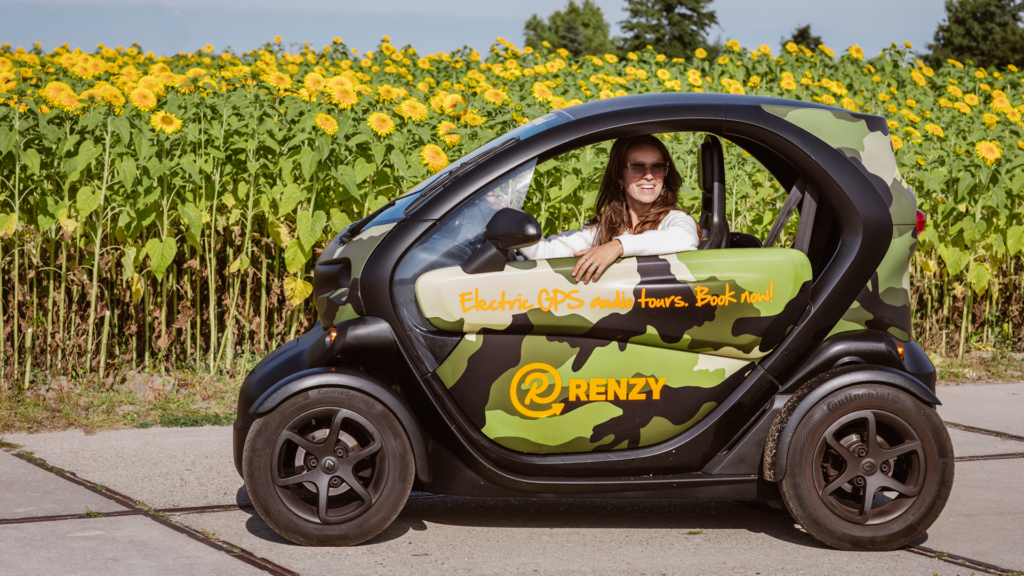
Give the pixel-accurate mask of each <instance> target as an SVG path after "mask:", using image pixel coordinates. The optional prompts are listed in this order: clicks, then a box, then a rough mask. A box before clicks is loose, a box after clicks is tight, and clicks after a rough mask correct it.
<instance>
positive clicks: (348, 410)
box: [243, 389, 415, 546]
mask: <svg viewBox="0 0 1024 576" xmlns="http://www.w3.org/2000/svg"><path fill="white" fill-rule="evenodd" d="M319 392H321V391H319V390H313V391H312V392H310V393H302V394H299V395H298V396H295V397H293V398H290V399H288V400H287V401H286V402H284V403H282V405H281V406H279V407H277V408H276V409H275V410H274V411H273V412H272V413H271V414H269V415H267V416H265V417H263V418H261V419H259V420H257V421H256V423H255V424H254V425H253V427H252V429H250V431H249V436H248V438H247V441H246V446H245V453H244V456H243V465H244V472H245V483H246V487H247V489H248V490H249V495H250V497H251V499H252V501H253V506H255V508H256V510H257V512H259V514H260V517H262V518H263V520H264V521H266V522H267V524H268V525H270V527H271V528H273V529H274V530H275V531H276V532H278V533H279V534H281V535H282V536H284V537H285V538H288V539H289V540H291V541H293V542H296V543H299V544H305V545H314V546H324V545H333V546H338V545H351V544H357V543H359V542H363V541H365V540H368V539H369V538H372V537H373V536H375V535H376V534H378V533H379V532H380V531H381V530H383V529H384V528H386V527H387V526H388V525H389V524H390V523H391V522H392V521H393V520H394V518H395V517H396V516H397V515H398V513H399V512H400V511H401V509H402V507H403V506H404V505H405V501H406V499H407V498H408V496H409V491H410V490H411V488H412V480H413V476H414V472H415V470H414V464H413V459H412V450H411V448H410V446H409V441H408V438H407V437H406V435H405V431H404V430H403V429H402V427H401V424H400V423H399V422H398V420H397V419H396V418H395V417H394V415H393V414H391V412H390V411H389V410H388V409H387V408H386V407H385V406H383V405H381V404H380V403H379V402H377V401H376V400H374V399H372V398H370V397H368V396H366V395H364V394H361V393H359V392H355V391H352V390H342V389H332V390H331V392H330V393H329V394H322V393H319Z"/></svg>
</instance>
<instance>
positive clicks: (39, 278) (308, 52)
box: [0, 37, 1024, 390]
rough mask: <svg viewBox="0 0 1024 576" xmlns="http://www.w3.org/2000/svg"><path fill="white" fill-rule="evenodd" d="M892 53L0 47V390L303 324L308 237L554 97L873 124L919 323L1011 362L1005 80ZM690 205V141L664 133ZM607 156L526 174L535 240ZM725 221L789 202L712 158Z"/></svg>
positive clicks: (1014, 335)
mask: <svg viewBox="0 0 1024 576" xmlns="http://www.w3.org/2000/svg"><path fill="white" fill-rule="evenodd" d="M909 49H910V46H909V45H907V46H906V47H904V46H896V45H895V44H893V46H892V47H890V48H887V49H886V50H884V51H883V52H882V53H881V54H879V55H878V56H876V57H873V58H867V57H866V56H865V54H864V53H863V51H862V50H861V49H860V48H859V47H858V46H851V47H849V48H848V49H847V50H846V51H845V52H844V53H843V54H841V55H838V56H837V55H836V54H835V52H834V51H833V50H831V49H830V48H828V47H826V46H820V47H819V48H818V49H817V50H813V51H812V50H808V49H807V48H803V47H798V46H796V45H795V44H789V45H787V47H786V49H785V50H784V51H782V52H781V53H780V54H773V53H772V51H771V49H770V48H769V47H768V46H760V47H758V48H756V49H745V48H743V47H741V46H740V45H739V43H737V42H736V41H731V42H729V43H728V44H727V46H726V49H725V51H724V52H723V54H722V55H721V56H720V57H718V58H716V59H711V58H709V57H708V54H707V52H706V51H705V50H703V49H698V50H697V51H696V52H695V53H694V54H693V55H692V56H691V57H688V58H685V59H683V58H666V57H665V56H664V55H661V54H657V53H656V52H654V51H652V50H646V51H642V52H638V53H632V52H630V53H629V54H628V55H626V57H623V58H619V57H616V56H615V55H612V54H608V55H595V56H589V57H584V58H579V59H572V58H570V57H569V56H568V53H567V52H566V51H565V50H561V49H554V48H545V49H542V50H537V51H534V50H532V49H530V48H526V49H518V48H517V47H516V46H514V45H513V44H512V43H510V42H508V41H506V40H504V39H501V38H499V39H498V41H497V42H496V43H495V44H494V45H493V46H492V48H491V50H490V52H489V53H488V54H486V55H485V54H480V53H478V52H476V51H475V50H473V49H470V48H464V49H461V50H457V51H454V52H451V53H437V54H420V53H418V52H417V51H416V49H415V48H413V47H411V46H405V47H403V48H399V47H397V46H395V45H394V44H392V42H391V40H390V38H388V37H384V38H383V39H382V41H381V43H380V44H379V46H378V47H377V49H376V50H373V51H368V52H365V53H360V52H359V51H358V50H355V49H352V48H349V47H347V46H346V45H345V44H344V43H343V41H342V40H341V39H340V38H336V39H335V40H334V42H333V44H332V45H330V46H324V47H322V48H321V49H315V48H312V47H310V46H309V45H308V44H306V45H304V46H302V45H294V46H293V47H292V48H291V51H289V50H288V49H286V46H285V45H284V44H283V43H282V42H281V40H280V38H275V39H274V41H273V42H271V43H268V44H266V45H264V46H263V47H262V48H260V49H258V50H255V51H253V52H249V53H245V54H241V55H236V54H233V53H228V52H225V53H222V54H215V53H214V52H213V47H212V46H206V47H204V48H203V49H201V50H199V51H196V52H195V53H189V54H186V53H179V54H178V55H176V56H171V57H163V56H156V55H154V54H153V53H151V52H144V51H143V50H142V49H141V48H140V47H139V46H138V45H133V46H131V47H128V48H125V47H121V46H119V47H116V48H110V47H106V46H102V45H101V46H99V47H98V48H97V49H96V50H95V51H92V52H83V51H82V50H79V49H74V50H70V49H68V47H67V46H66V45H65V46H63V47H58V48H56V49H54V50H53V51H52V52H48V53H46V52H43V51H42V50H41V49H40V47H39V46H38V45H37V46H36V47H35V48H33V49H32V50H29V51H25V50H23V49H21V48H17V49H12V48H11V47H10V46H8V45H6V44H4V45H2V47H0V386H2V389H3V390H7V389H9V388H11V387H14V388H24V387H31V386H33V383H36V382H42V381H44V380H46V379H48V378H52V377H54V375H57V374H60V375H64V376H78V377H82V376H90V377H95V376H96V375H99V376H100V377H102V378H106V379H108V380H109V379H110V378H113V377H115V376H116V375H117V374H119V373H122V372H124V371H126V370H139V369H155V368H159V369H165V368H169V369H174V368H176V367H181V366H192V367H195V366H201V367H203V369H205V370H210V371H222V370H223V371H227V372H228V373H231V372H232V371H236V370H238V369H239V367H241V366H246V365H251V361H252V358H255V357H258V356H260V355H262V354H264V353H266V352H268V351H269V350H272V349H273V348H274V347H276V346H278V345H280V344H281V343H283V342H284V341H286V340H288V339H290V338H292V337H294V336H296V335H298V334H301V333H302V332H303V331H304V330H305V329H307V328H308V327H309V325H310V324H311V323H312V322H313V321H315V314H314V313H313V309H312V306H313V305H312V302H311V300H310V299H309V298H308V296H309V295H310V292H311V285H310V280H311V278H310V270H311V268H312V263H313V262H314V259H315V257H316V255H317V253H318V251H319V250H320V249H322V247H323V245H324V244H325V243H326V241H327V240H328V239H329V238H330V237H331V236H333V235H334V234H335V233H337V232H338V231H340V230H342V229H343V228H344V227H345V226H347V225H348V224H349V223H351V222H353V221H355V220H358V219H359V218H362V217H363V216H365V215H367V214H369V213H370V212H372V211H373V210H374V209H376V208H377V207H379V206H381V205H382V204H384V203H386V202H387V201H388V200H389V199H391V198H393V197H395V196H396V195H399V194H401V193H403V192H404V191H406V190H408V189H409V188H411V187H412V186H414V185H416V184H417V183H418V182H420V181H422V180H423V179H424V178H426V177H427V176H429V175H430V174H431V173H433V172H436V171H438V170H440V169H442V168H443V167H445V166H446V165H448V164H449V163H450V162H452V161H455V160H457V159H458V158H459V157H461V156H462V155H463V154H465V153H467V152H469V151H470V150H472V149H474V148H475V147H477V146H479V145H481V144H483V143H484V142H486V141H488V140H490V139H492V138H494V137H495V136H496V135H498V134H501V133H502V132H505V131H507V130H510V129H512V128H514V127H515V126H518V125H520V124H522V123H525V122H527V121H529V120H531V119H533V118H536V117H539V116H541V115H543V114H545V113H547V112H549V111H550V110H552V109H562V108H567V107H571V106H574V105H576V104H579V103H582V102H586V101H590V100H595V99H604V98H615V97H618V96H622V95H625V94H637V93H646V92H669V91H676V92H678V91H683V92H687V91H689V92H702V91H717V92H731V93H735V94H757V95H769V96H781V97H786V98H795V99H799V100H815V101H818V102H822V103H825V104H829V105H835V106H837V107H840V108H845V109H847V110H854V111H860V112H867V113H871V114H879V115H883V116H885V117H886V118H887V119H888V121H889V127H890V131H891V132H892V141H893V147H894V149H895V150H896V155H897V159H898V161H899V164H900V170H901V171H902V174H903V175H904V177H905V178H906V179H907V181H908V182H909V183H910V184H911V186H913V188H914V189H915V191H916V192H917V194H918V198H919V207H920V208H921V209H922V210H923V211H924V212H925V213H926V214H927V215H928V218H929V219H928V223H927V229H926V231H925V232H924V233H923V234H922V235H921V244H920V247H919V250H918V253H917V255H916V256H915V260H914V271H913V274H914V286H915V289H914V290H915V292H914V294H915V302H914V306H915V331H916V334H915V337H916V338H917V339H918V340H919V341H921V342H922V343H923V344H924V345H925V346H926V348H928V349H929V350H932V351H934V352H936V353H938V354H956V353H961V354H962V353H963V351H964V350H965V349H967V350H969V349H972V348H974V349H979V348H980V349H992V348H993V347H996V348H1000V349H1010V350H1019V349H1020V348H1021V346H1022V340H1021V338H1020V333H1021V331H1022V330H1024V317H1022V315H1020V314H1018V313H1017V312H1018V311H1019V310H1020V306H1021V298H1022V294H1024V289H1022V288H1024V287H1022V280H1021V275H1020V272H1019V268H1021V266H1022V264H1024V262H1022V261H1021V256H1020V252H1021V248H1022V246H1024V227H1022V226H1021V215H1022V212H1024V192H1022V187H1024V171H1022V170H1020V169H1019V168H1020V167H1021V166H1022V164H1024V155H1022V154H1021V150H1022V149H1024V140H1022V139H1024V129H1022V127H1021V113H1022V111H1024V99H1022V97H1024V83H1022V82H1024V74H1021V73H1020V72H1018V70H1017V69H1016V68H1015V67H1012V66H1011V67H1009V69H1005V70H986V69H983V68H977V67H973V66H971V65H970V64H969V63H966V64H965V63H959V62H954V61H950V62H949V64H948V65H946V66H943V67H942V68H941V69H939V70H932V69H931V68H928V67H927V66H925V65H924V63H923V62H921V61H919V60H915V59H914V56H913V54H912V53H911V52H910V50H909ZM662 137H663V138H664V139H665V141H666V143H667V144H668V145H669V146H670V149H671V150H672V152H673V155H674V158H675V159H676V162H677V163H678V165H679V167H680V169H681V171H682V172H683V174H684V178H685V179H686V182H685V184H684V190H683V193H682V194H681V198H682V203H683V207H684V208H693V207H695V206H696V203H697V193H696V174H695V164H696V155H695V153H694V150H695V146H696V144H697V139H696V136H692V135H682V136H679V135H663V136H662ZM606 157H607V156H606V147H605V148H602V147H601V146H597V147H589V148H585V149H582V150H579V151H576V152H574V153H572V154H569V155H567V156H566V157H563V158H560V159H559V160H558V169H554V170H552V169H550V168H551V166H541V167H540V169H539V175H538V177H539V178H541V179H542V180H543V186H539V187H538V188H540V189H542V190H544V192H543V197H541V198H538V199H536V200H535V201H534V204H533V205H531V206H528V209H530V210H531V211H533V212H534V213H535V214H536V215H537V216H538V219H540V220H541V222H542V224H543V226H544V228H545V232H546V233H552V232H556V231H559V230H561V229H564V228H566V227H570V226H578V225H579V223H580V221H581V220H583V219H585V218H586V217H587V216H588V212H589V211H591V210H592V207H593V202H594V196H595V192H596V189H597V185H598V182H599V180H600V175H601V172H602V171H603V168H604V163H605V160H606ZM727 158H728V160H727V173H728V175H729V176H728V178H729V180H728V182H729V186H730V188H731V198H732V200H731V205H730V210H731V214H730V220H731V222H732V223H733V228H734V229H737V230H741V231H745V232H749V233H753V234H756V235H758V236H762V237H763V236H764V235H765V233H766V232H767V230H768V228H770V226H771V223H772V222H773V221H774V219H775V216H776V215H777V213H778V210H779V209H780V207H781V204H782V201H783V200H784V194H782V190H781V189H780V188H779V186H778V184H777V183H775V181H774V180H773V179H772V178H771V176H770V175H768V173H767V172H766V171H764V170H763V169H762V168H760V166H759V165H758V164H757V163H756V162H754V161H753V160H752V159H751V158H749V157H745V156H744V155H743V154H742V153H741V152H740V151H739V150H738V149H737V148H735V147H732V146H729V147H727Z"/></svg>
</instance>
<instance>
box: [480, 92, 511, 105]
mask: <svg viewBox="0 0 1024 576" xmlns="http://www.w3.org/2000/svg"><path fill="white" fill-rule="evenodd" d="M483 97H484V100H486V101H488V102H490V103H491V104H497V105H499V106H500V105H501V104H502V103H504V102H505V100H508V95H507V94H505V93H504V92H502V91H501V90H498V89H497V88H491V89H490V90H487V91H485V92H484V93H483Z"/></svg>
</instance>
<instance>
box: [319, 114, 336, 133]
mask: <svg viewBox="0 0 1024 576" xmlns="http://www.w3.org/2000/svg"><path fill="white" fill-rule="evenodd" d="M314 122H315V123H316V127H317V128H319V129H321V130H323V131H324V132H326V133H327V134H328V135H330V136H334V135H335V134H337V133H338V121H337V120H335V119H334V118H332V117H330V116H328V115H327V114H323V113H321V114H317V115H316V120H314Z"/></svg>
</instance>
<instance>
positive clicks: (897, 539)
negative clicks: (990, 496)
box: [234, 94, 953, 550]
mask: <svg viewBox="0 0 1024 576" xmlns="http://www.w3.org/2000/svg"><path fill="white" fill-rule="evenodd" d="M680 132H697V133H701V134H706V135H707V136H706V137H705V138H704V140H703V142H702V143H701V144H700V145H699V147H698V149H696V150H693V154H694V155H695V156H696V157H697V162H696V165H697V166H698V168H697V169H698V171H699V175H698V176H699V178H698V181H699V187H700V192H701V194H702V196H701V204H700V214H699V226H700V227H701V228H702V231H703V235H704V236H705V238H704V239H703V240H702V242H701V245H700V249H699V250H696V251H690V252H684V253H679V254H666V255H663V256H643V257H635V258H622V259H620V260H619V261H617V262H616V263H615V264H613V265H611V266H610V267H609V268H608V269H607V271H606V272H605V273H604V274H603V275H602V276H601V278H600V279H599V280H598V281H594V282H590V283H588V284H584V283H582V282H577V281H576V280H575V278H574V277H573V276H572V274H571V272H572V269H573V266H574V264H575V261H576V259H575V258H563V259H554V260H539V261H531V260H527V259H525V258H524V257H523V256H522V254H521V253H520V252H519V251H518V249H520V248H523V247H525V246H529V245H532V244H534V243H536V242H537V241H538V239H539V238H540V228H539V226H538V224H537V221H536V219H535V218H534V217H533V216H531V215H530V214H528V213H526V212H524V211H522V210H520V208H521V207H522V206H523V203H524V201H525V200H526V196H527V195H528V194H530V193H532V191H531V181H532V180H533V176H534V173H535V169H536V168H537V166H538V163H544V162H546V161H548V160H551V159H555V158H558V157H559V156H560V155H562V154H565V153H567V152H570V151H573V150H577V149H579V148H581V147H584V146H590V145H595V144H597V143H601V142H607V141H609V140H613V139H616V138H621V137H624V136H633V135H639V134H651V133H680ZM723 138H724V139H727V140H728V141H729V142H732V143H733V144H735V145H736V146H738V147H739V148H741V149H742V150H744V151H746V152H747V153H748V154H750V155H751V156H752V157H753V159H756V161H758V162H760V163H761V164H763V166H764V167H765V168H766V169H767V171H768V172H770V173H771V174H772V175H773V176H774V177H775V179H777V180H778V183H779V184H780V185H781V188H782V189H783V190H785V191H788V197H787V199H786V200H785V203H784V204H783V207H782V211H781V214H780V215H779V217H778V219H777V220H776V221H775V225H774V226H773V228H772V231H771V233H769V235H768V237H767V238H766V239H759V238H755V237H753V236H751V235H748V234H741V233H737V232H732V231H730V230H729V221H728V219H727V217H726V205H727V204H726V202H727V197H726V195H727V182H728V178H727V174H726V173H725V164H724V157H723V147H722V144H721V140H720V139H723ZM755 209H756V208H755ZM695 216H696V214H695ZM794 217H796V218H798V221H797V224H796V227H795V233H789V234H786V235H785V237H786V238H791V239H792V240H791V241H790V242H789V246H774V244H775V243H776V241H777V240H778V238H779V237H780V233H781V232H782V230H783V228H784V226H785V225H786V223H787V222H788V221H789V219H791V218H794ZM923 218H924V215H923V214H921V213H920V212H919V211H918V210H917V208H916V198H915V196H914V194H913V192H912V191H911V189H910V188H909V187H908V186H907V184H906V182H905V181H904V180H903V178H902V177H901V176H900V172H899V170H898V168H897V164H896V160H895V157H894V155H893V149H892V144H891V141H890V136H889V132H888V128H887V126H886V123H885V120H884V119H883V118H881V117H877V116H870V115H864V114H858V113H852V112H847V111H845V110H839V109H836V108H831V107H827V106H822V105H818V104H814V103H809V102H797V101H790V100H784V99H772V98H760V97H752V96H733V95H722V94H649V95H638V96H627V97H621V98H614V99H609V100H602V101H597V102H591V103H587V104H582V105H578V106H574V107H572V108H570V109H568V110H562V111H555V112H552V113H551V114H548V115H546V116H543V117H541V118H538V119H536V120H534V121H532V122H530V123H528V124H525V125H523V126H521V127H520V128H518V129H516V130H513V131H511V132H509V133H507V134H505V135H503V136H501V137H498V138H496V139H494V140H493V141H491V142H490V143H488V144H487V145H485V146H483V147H482V148H480V149H478V150H476V151H474V152H473V153H471V154H469V155H468V156H466V157H465V158H463V159H462V160H461V161H458V162H455V163H454V164H453V165H451V166H450V167H448V168H447V169H446V170H444V171H442V172H439V173H438V174H436V175H434V176H433V177H431V178H430V179H429V180H427V181H425V182H423V183H422V184H421V185H419V186H418V187H417V188H415V189H414V190H412V191H411V192H409V193H408V194H406V195H404V196H402V197H401V198H398V199H396V200H394V201H392V202H390V203H389V204H387V205H386V206H384V207H382V208H381V209H380V210H378V211H377V212H375V213H374V214H372V215H370V216H369V217H367V218H365V219H364V220H361V221H359V222H356V223H354V224H352V225H351V226H350V227H349V228H348V229H346V230H345V231H343V232H342V233H341V234H339V235H338V236H337V237H336V238H334V239H333V240H332V241H331V242H330V243H329V245H328V246H327V247H326V249H325V250H324V251H323V253H322V255H321V256H320V259H319V261H318V262H317V264H316V268H315V272H314V281H313V287H314V289H313V296H314V297H315V298H316V307H317V311H318V313H319V322H318V323H317V324H316V325H315V326H314V327H313V329H312V330H311V331H310V332H308V333H307V334H305V335H303V336H301V337H299V338H298V339H296V340H293V341H291V342H288V343H287V344H285V345H283V346H281V347H280V348H278V349H277V350H275V351H274V352H273V353H271V354H270V355H268V356H267V357H266V358H264V359H263V360H262V361H261V362H260V363H259V364H258V365H257V366H256V368H255V369H254V370H253V371H252V372H251V373H250V374H249V375H248V377H247V378H246V379H245V382H244V383H243V385H242V387H241V390H240V392H239V401H238V415H237V421H236V422H235V425H234V454H235V464H236V467H237V469H238V472H239V473H240V474H241V475H242V477H243V478H244V479H245V485H246V488H247V489H248V492H249V496H250V497H251V499H252V502H253V504H254V506H255V507H256V510H257V511H258V513H259V514H260V516H261V517H262V518H263V519H264V520H265V521H266V522H267V523H268V524H269V525H270V526H271V527H272V528H273V529H274V530H276V531H277V532H278V533H279V534H281V535H282V536H284V537H285V538H288V539H289V540H291V541H293V542H297V543H300V544H306V545H346V544H355V543H359V542H363V541H365V540H367V539H369V538H371V537H373V536H374V535H376V534H378V533H379V532H380V531H382V530H383V529H384V528H385V527H387V526H388V525H389V523H391V522H392V521H393V520H394V519H395V517H396V516H397V515H398V514H399V512H400V511H401V510H402V507H403V506H404V504H405V502H406V500H407V498H408V496H409V494H410V491H411V490H418V491H425V492H431V493H435V494H445V495H457V496H475V497H487V498H590V499H610V498H620V499H622V498H634V499H637V498H642V499H731V500H745V501H754V500H767V501H778V500H781V501H782V502H784V503H785V506H786V508H787V509H788V511H789V512H790V513H791V514H792V516H793V517H794V518H795V519H796V521H797V522H799V523H800V525H802V526H803V527H804V529H806V530H807V532H809V533H810V534H812V535H813V536H814V537H816V538H818V539H819V540H821V541H822V542H824V543H826V544H828V545H830V546H834V547H836V548H842V549H858V550H887V549H893V548H897V547H900V546H904V545H906V544H908V543H910V542H911V541H913V540H914V539H915V538H917V537H918V536H920V535H921V534H922V533H923V532H924V531H925V530H926V529H927V528H928V527H929V526H930V525H931V524H932V522H934V521H935V519H936V518H937V517H938V515H939V513H940V512H941V511H942V509H943V506H944V505H945V503H946V500H947V498H948V496H949V494H950V490H951V488H952V483H953V450H952V447H951V444H950V440H949V435H948V434H947V432H946V429H945V427H944V426H943V423H942V421H941V420H940V419H939V417H938V415H937V413H936V410H935V406H936V405H938V404H939V400H938V398H936V396H935V379H936V375H935V369H934V367H933V365H932V364H931V362H930V361H929V359H928V356H927V355H926V354H925V353H924V352H923V351H922V349H921V348H920V347H919V346H918V345H917V344H916V343H915V342H914V341H913V340H912V338H911V336H912V335H911V309H910V306H911V295H910V278H909V273H908V270H909V263H910V258H911V256H912V254H913V252H914V249H915V247H916V245H917V234H918V232H920V231H921V228H920V227H921V226H923V223H924V220H923ZM789 229H790V230H791V231H792V230H793V224H792V223H791V224H790V228H789Z"/></svg>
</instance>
